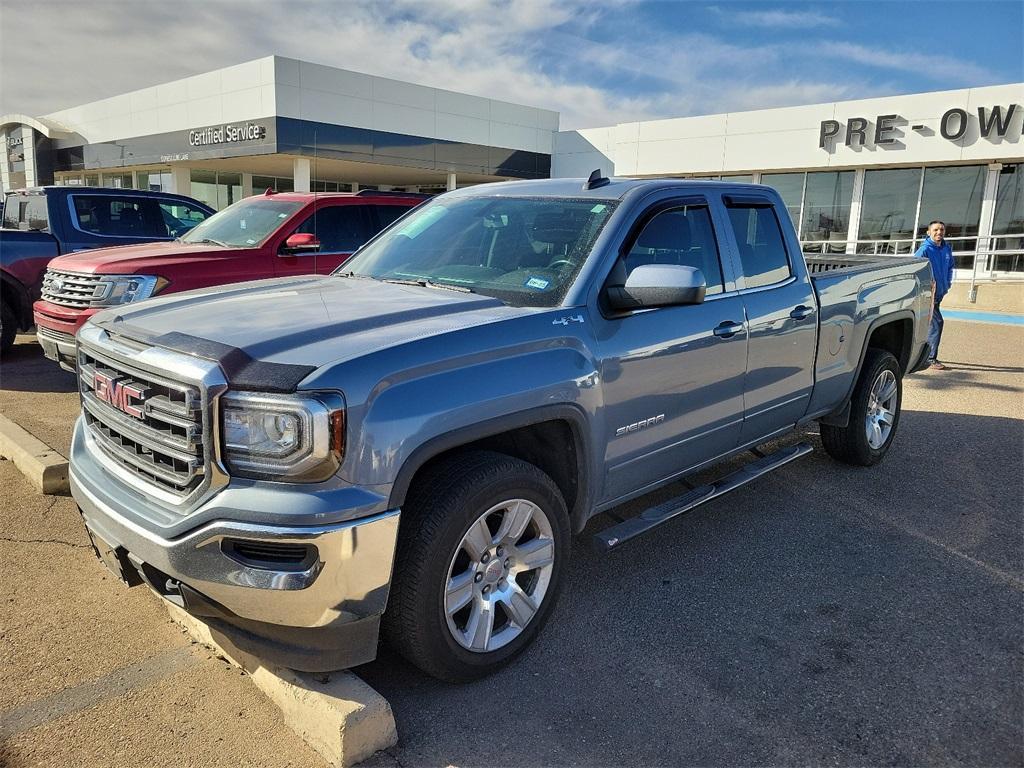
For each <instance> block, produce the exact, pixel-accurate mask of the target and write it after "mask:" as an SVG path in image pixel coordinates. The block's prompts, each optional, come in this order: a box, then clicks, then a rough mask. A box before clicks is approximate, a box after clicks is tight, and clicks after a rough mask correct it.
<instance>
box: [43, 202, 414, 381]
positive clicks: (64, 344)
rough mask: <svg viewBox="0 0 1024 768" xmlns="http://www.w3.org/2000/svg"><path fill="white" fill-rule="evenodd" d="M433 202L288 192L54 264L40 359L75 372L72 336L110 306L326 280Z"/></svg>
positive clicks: (46, 283)
mask: <svg viewBox="0 0 1024 768" xmlns="http://www.w3.org/2000/svg"><path fill="white" fill-rule="evenodd" d="M427 197H428V196H427V195H420V194H414V193H409V192H378V191H376V190H370V189H367V190H362V191H360V192H356V193H355V194H352V193H349V192H342V193H328V194H319V193H318V194H314V193H311V192H285V193H280V194H274V193H272V192H271V191H270V190H267V192H266V194H263V195H255V196H252V197H247V198H244V199H242V200H239V201H238V202H237V203H234V204H233V205H229V206H228V207H227V208H225V209H224V210H222V211H220V212H218V213H216V214H214V215H213V216H211V217H210V218H209V219H208V220H207V221H204V222H203V223H202V224H200V225H198V226H196V227H195V228H194V229H190V230H189V231H188V232H184V233H183V234H182V236H181V237H179V238H177V239H176V240H175V241H174V242H171V243H148V244H144V245H138V246H135V247H130V248H128V247H125V248H117V249H116V250H112V249H105V250H98V251H89V252H88V253H73V254H69V255H67V256H61V257H60V258H57V259H54V260H53V261H52V262H50V265H49V268H48V269H47V270H46V275H45V277H44V278H43V282H42V297H41V298H40V299H39V301H37V302H35V304H34V305H33V308H32V309H33V316H34V318H35V324H36V329H37V333H36V336H37V338H38V339H39V344H40V345H41V346H42V348H43V353H44V354H45V355H46V356H47V357H48V358H50V359H51V360H56V361H57V362H59V363H60V364H61V366H62V367H63V368H65V369H66V370H69V371H74V369H75V363H74V360H75V333H76V332H77V331H78V329H79V328H81V327H82V325H83V324H84V323H85V322H86V320H88V319H89V318H90V317H92V316H93V315H94V314H96V313H97V312H99V311H101V310H102V309H103V308H104V307H112V306H120V305H124V304H129V303H133V302H137V301H142V300H143V299H148V298H150V297H151V296H156V295H157V294H161V295H162V294H168V293H177V292H179V291H188V290H191V289H193V288H207V287H210V286H215V285H225V284H228V283H240V282H244V281H247V280H257V279H260V278H267V277H275V276H284V275H304V274H309V273H319V274H328V273H329V272H331V271H332V270H333V269H335V268H336V267H337V266H338V265H339V264H341V263H342V262H343V261H345V260H346V259H347V258H348V257H349V256H350V255H352V252H353V251H355V250H356V248H358V247H359V246H360V245H362V244H363V243H365V242H366V241H367V240H369V239H370V238H371V237H372V236H373V235H375V234H377V233H378V232H379V231H380V230H382V229H383V228H384V227H385V226H387V225H388V224H390V223H391V222H392V221H394V220H395V219H397V218H398V217H399V216H401V215H402V214H403V213H405V212H406V211H407V210H409V208H412V207H413V206H416V205H419V204H420V203H421V202H423V200H425V199H426V198H427Z"/></svg>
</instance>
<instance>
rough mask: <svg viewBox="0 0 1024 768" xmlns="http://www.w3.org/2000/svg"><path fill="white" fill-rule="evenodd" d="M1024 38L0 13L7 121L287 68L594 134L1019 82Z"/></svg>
mask: <svg viewBox="0 0 1024 768" xmlns="http://www.w3.org/2000/svg"><path fill="white" fill-rule="evenodd" d="M12 19H13V20H14V22H12ZM68 19H73V22H72V23H68ZM1022 31H1024V3H1022V2H1020V1H1019V0H1007V2H886V3H880V2H832V3H816V4H809V3H777V2H728V1H725V0H716V1H715V2H684V1H683V0H677V1H675V2H641V1H639V0H618V1H617V2H602V1H600V0H388V2H356V1H355V0H352V1H350V2H324V1H317V0H300V1H294V0H275V1H274V2H269V0H247V1H246V2H242V1H241V0H217V1H214V0H175V2H173V3H169V2H167V3H165V2H157V1H156V0H149V1H140V2H133V3H130V4H129V3H124V2H115V0H75V2H68V1H67V0H49V1H48V2H45V3H42V2H40V3H28V4H26V3H24V2H23V0H0V113H6V112H27V113H30V114H44V113H45V112H48V111H52V110H56V109H61V108H65V107H69V106H73V105H75V104H81V103H84V102H87V101H92V100H94V99H98V98H102V97H104V96H110V95H114V94H117V93H123V92H125V91H128V90H132V89H134V88H141V87H145V86H148V85H153V84H156V83H160V82H166V81H168V80H172V79H176V78H179V77H185V76H187V75H191V74H196V73H199V72H204V71H207V70H210V69H214V68H216V67H221V66H227V65H230V64H235V63H239V62H241V61H247V60H250V59H254V58H258V57H260V56H265V55H268V54H272V53H276V54H281V55H285V56H291V57H294V58H300V59H306V60H310V61H317V62H321V63H325V64H331V65H334V66H339V67H344V68H348V69H355V70H358V71H363V72H369V73H371V74H377V75H383V76H387V77H396V78H400V79H405V80H411V81H415V82H421V83H425V84H428V85H434V86H438V87H442V88H449V89H452V90H458V91H465V92H468V93H476V94H481V95H488V96H492V97H495V98H502V99H507V100H510V101H517V102H521V103H526V104H533V105H537V106H542V107H548V108H551V109H556V110H558V111H560V112H561V113H562V126H563V128H579V127H587V126H599V125H608V124H612V123H616V122H620V121H626V120H637V119H650V118H658V117H674V116H683V115H696V114H709V113H714V112H723V111H730V110H741V109H756V108H761V107H773V106H788V105H795V104H809V103H815V102H821V101H833V100H842V99H852V98H863V97H872V96H884V95H893V94H900V93H915V92H920V91H935V90H946V89H951V88H961V87H967V86H977V85H990V84H998V83H1009V82H1021V81H1024V48H1022V42H1021V40H1022ZM83 54H85V55H83ZM1022 98H1024V94H1022Z"/></svg>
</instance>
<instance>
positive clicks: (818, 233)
mask: <svg viewBox="0 0 1024 768" xmlns="http://www.w3.org/2000/svg"><path fill="white" fill-rule="evenodd" d="M852 202H853V171H822V172H821V173H808V174H807V181H806V184H805V187H804V206H803V211H802V212H801V215H800V237H801V239H802V240H804V241H806V242H807V243H808V245H807V248H808V250H810V251H814V252H818V253H821V252H826V251H827V252H830V253H842V252H843V251H845V250H846V236H847V232H848V231H849V229H850V205H851V203H852ZM911 216H913V213H911Z"/></svg>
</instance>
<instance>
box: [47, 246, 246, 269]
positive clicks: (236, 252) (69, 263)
mask: <svg viewBox="0 0 1024 768" xmlns="http://www.w3.org/2000/svg"><path fill="white" fill-rule="evenodd" d="M252 254H253V250H252V249H250V248H221V247H220V246H218V245H210V244H209V243H179V242H175V241H170V242H164V241H161V242H156V243H138V244H136V245H119V246H116V247H114V248H95V249H91V250H87V251H78V252H76V253H68V254H65V255H64V256H59V257H57V258H56V259H54V260H53V261H52V262H51V263H50V266H51V267H53V268H54V269H61V270H67V271H68V272H83V273H85V274H97V275H104V274H105V275H136V274H138V275H154V274H155V275H159V274H161V269H165V270H166V268H167V267H169V266H170V267H174V266H177V265H179V264H186V263H190V264H194V263H195V262H196V261H197V260H198V259H207V260H214V259H216V260H224V259H245V258H248V257H250V256H251V255H252Z"/></svg>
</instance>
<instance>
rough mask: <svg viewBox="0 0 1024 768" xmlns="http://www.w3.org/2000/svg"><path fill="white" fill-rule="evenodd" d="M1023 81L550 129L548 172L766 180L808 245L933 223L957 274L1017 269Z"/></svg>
mask: <svg viewBox="0 0 1024 768" xmlns="http://www.w3.org/2000/svg"><path fill="white" fill-rule="evenodd" d="M1022 122H1024V83H1016V84H1011V85H1001V86H991V87H983V88H969V89H962V90H955V91H942V92H936V93H923V94H915V95H910V96H894V97H888V98H879V99H864V100H858V101H844V102H833V103H828V104H813V105H809V106H801V107H789V108H784V109H765V110H757V111H751V112H733V113H727V114H721V115H707V116H702V117H685V118H676V119H668V120H651V121H645V122H630V123H620V124H618V125H614V126H607V127H604V128H591V129H585V130H578V131H562V132H560V133H559V134H558V135H557V137H556V139H555V151H554V157H553V161H552V174H553V175H554V176H559V177H574V176H587V175H588V174H589V173H590V172H591V171H592V170H594V169H595V168H601V169H602V170H603V171H604V172H610V173H614V174H615V175H616V176H632V177H681V178H729V179H734V180H737V181H751V182H756V183H763V184H769V185H771V186H773V187H775V188H776V189H777V190H778V191H779V192H780V193H781V194H782V197H783V199H784V200H785V201H786V204H787V206H788V208H789V211H790V215H791V217H792V218H793V222H794V224H795V225H796V226H797V228H798V230H799V232H800V237H801V240H802V241H803V243H804V247H805V249H807V250H808V251H818V252H821V251H825V252H848V253H910V252H912V251H913V250H914V248H915V247H916V245H917V244H919V243H920V240H921V238H922V237H923V234H924V230H925V228H926V227H927V225H928V222H930V221H931V220H933V219H941V220H943V221H944V222H946V225H947V234H948V236H949V238H950V239H951V242H952V244H953V248H954V252H955V254H956V257H957V267H958V271H957V278H958V279H959V280H970V281H972V283H976V282H977V281H979V280H983V281H992V280H998V279H1003V280H1006V279H1014V278H1024V144H1022V141H1021V127H1022Z"/></svg>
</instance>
